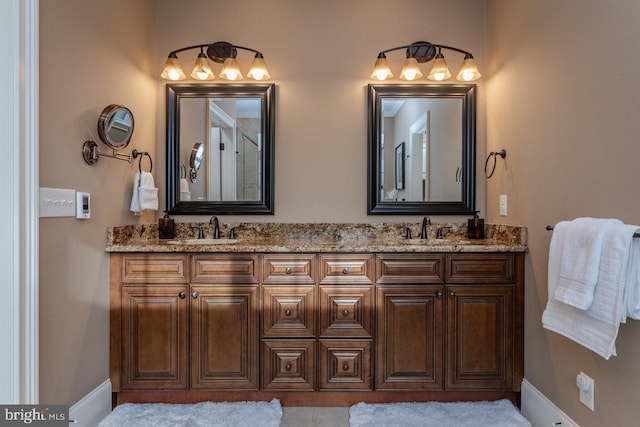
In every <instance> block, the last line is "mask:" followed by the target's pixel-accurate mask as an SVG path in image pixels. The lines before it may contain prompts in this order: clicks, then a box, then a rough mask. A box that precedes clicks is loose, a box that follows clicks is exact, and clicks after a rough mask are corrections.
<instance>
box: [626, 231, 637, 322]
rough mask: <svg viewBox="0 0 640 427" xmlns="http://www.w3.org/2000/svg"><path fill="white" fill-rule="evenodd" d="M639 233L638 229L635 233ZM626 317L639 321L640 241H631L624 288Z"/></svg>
mask: <svg viewBox="0 0 640 427" xmlns="http://www.w3.org/2000/svg"><path fill="white" fill-rule="evenodd" d="M638 231H640V228H639V229H637V230H636V232H638ZM624 299H625V306H626V313H625V314H626V315H627V316H629V317H631V318H632V319H636V320H640V239H638V238H636V239H633V240H632V241H631V253H630V254H629V265H628V270H627V286H626V287H625V295H624Z"/></svg>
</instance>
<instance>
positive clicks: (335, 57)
mask: <svg viewBox="0 0 640 427" xmlns="http://www.w3.org/2000/svg"><path fill="white" fill-rule="evenodd" d="M115 23H117V25H116V24H115ZM40 25H41V28H40V43H41V45H40V49H41V57H40V61H41V64H40V65H41V76H42V78H41V88H40V89H41V92H40V99H41V109H40V115H41V124H40V136H41V140H40V161H41V170H40V175H41V182H40V185H41V186H43V187H60V188H74V189H76V190H80V191H89V192H91V194H92V209H93V212H92V218H91V219H90V220H88V221H80V220H76V219H73V218H59V219H54V218H44V219H42V220H41V222H40V225H41V229H40V231H41V236H40V244H41V251H40V263H41V265H40V277H41V283H40V289H41V295H40V304H41V318H40V320H41V330H40V334H41V343H40V344H41V354H40V361H41V378H40V387H41V395H40V400H41V401H42V402H47V403H70V404H72V403H74V402H76V401H77V400H78V399H80V398H82V397H83V396H84V395H86V394H87V393H88V392H89V391H91V390H92V389H93V388H95V387H96V386H97V385H99V384H100V383H101V382H102V381H104V380H105V379H107V378H108V339H109V331H108V303H109V301H108V256H107V254H105V252H104V247H105V229H106V227H107V226H110V225H121V224H134V223H137V222H143V223H150V222H154V221H155V220H156V218H157V217H158V215H159V214H145V215H144V216H143V217H141V218H139V217H134V216H133V215H132V214H131V213H130V212H129V211H128V208H129V201H130V197H131V188H132V177H133V174H134V172H135V171H136V168H137V165H135V164H134V165H130V164H128V163H126V162H121V161H117V160H112V159H107V158H104V159H101V160H100V161H99V163H98V164H97V165H94V166H88V165H86V164H85V163H84V161H83V160H82V158H81V156H80V147H81V145H82V142H83V141H84V140H86V139H95V140H97V135H96V131H95V125H96V121H97V117H98V115H99V114H100V112H101V110H102V109H103V108H104V107H105V106H106V105H108V104H110V103H121V104H124V105H127V106H128V107H129V108H130V109H131V110H132V111H133V114H134V116H135V121H136V128H135V132H134V136H133V140H132V143H131V145H130V146H129V147H128V148H127V149H126V150H124V151H126V152H129V151H130V150H131V149H133V148H136V149H138V150H147V151H150V152H151V154H152V156H153V159H154V166H155V168H154V175H155V179H156V184H157V186H158V187H159V189H160V194H161V200H160V207H161V209H162V208H163V207H164V199H165V198H164V193H165V185H164V180H165V173H164V165H165V162H166V158H165V155H164V150H165V130H164V129H165V92H164V90H165V86H164V84H165V83H164V82H162V81H160V80H159V78H158V74H159V72H160V69H161V66H162V63H163V62H164V59H165V58H166V55H167V54H168V52H169V51H171V50H173V49H177V48H180V47H183V46H188V45H191V44H194V43H208V42H214V41H218V40H225V41H229V42H233V43H237V44H240V45H245V46H249V47H253V48H257V49H259V50H261V51H262V52H263V53H264V54H265V58H266V60H267V63H268V64H269V67H270V71H271V75H272V76H273V81H274V82H275V83H276V84H277V101H276V121H277V125H276V173H275V175H276V181H275V185H276V193H275V194H276V200H275V211H276V214H275V216H248V217H233V218H230V217H227V218H221V219H222V220H223V221H224V220H233V221H240V220H250V221H278V222H296V221H299V222H307V221H326V222H367V221H374V222H381V221H405V220H413V219H415V221H416V223H417V221H418V217H417V216H416V217H415V218H412V217H384V216H376V217H368V216H367V215H366V191H367V190H366V185H367V176H366V169H367V166H366V165H367V158H366V153H367V145H366V143H367V140H366V138H367V129H366V124H367V110H366V106H367V103H366V85H367V84H368V83H370V80H369V79H368V76H369V74H370V72H371V68H372V67H373V63H374V62H375V58H376V56H377V53H378V52H379V51H380V50H382V49H387V48H390V47H394V46H399V45H403V44H408V43H411V42H414V41H418V40H425V39H426V40H429V41H432V42H439V43H443V44H448V45H453V46H459V47H461V48H464V49H467V50H469V51H471V52H473V53H474V55H475V56H476V59H477V61H478V63H479V65H480V67H481V68H484V62H485V55H484V36H485V34H484V2H482V1H477V0H455V1H442V0H426V1H425V0H397V1H394V2H389V1H386V0H385V1H382V0H350V1H343V0H324V1H311V0H273V1H263V0H247V1H243V2H233V1H221V0H216V1H211V0H184V1H180V2H177V1H173V0H157V1H154V0H145V1H141V0H136V1H135V2H131V1H125V0H117V1H115V0H114V1H110V2H105V1H98V0H46V1H41V2H40ZM193 53H195V52H193ZM191 54H192V53H189V54H188V55H184V57H185V68H188V67H190V66H191V64H192V63H193V60H194V58H195V57H194V56H189V55H191ZM181 56H182V55H181ZM389 57H390V58H389V59H390V60H391V61H393V63H394V64H395V68H396V69H399V67H400V63H401V60H402V53H401V52H395V53H393V54H390V55H389ZM453 57H454V56H453V55H452V57H451V58H452V59H450V61H451V62H450V65H451V66H452V68H453V67H457V64H458V62H459V61H461V58H459V57H455V60H454V59H453ZM250 60H251V56H250V55H247V53H246V52H244V53H243V52H241V53H240V62H241V65H242V66H243V67H244V69H245V70H246V68H247V67H248V63H249V61H250ZM454 64H455V65H454ZM393 82H396V83H397V82H400V81H399V80H394V81H393ZM483 92H484V91H483V83H482V82H480V83H479V90H478V109H477V110H478V143H479V147H478V152H479V153H480V154H479V156H478V161H477V163H478V165H479V166H480V167H481V166H482V162H483V160H484V159H483V154H482V153H483V152H484V144H485V143H484V134H485V128H484V122H485V118H484V115H485V108H484V99H485V97H484V93H483ZM100 144H101V143H100ZM100 148H101V149H103V150H106V147H105V146H104V145H102V144H101V146H100ZM478 176H481V172H479V174H478ZM482 184H483V180H479V188H478V206H479V208H480V209H482V210H484V186H483V185H482ZM192 219H198V220H202V219H203V218H202V217H200V218H190V217H180V218H178V220H180V221H187V220H192ZM434 219H435V220H436V221H438V220H445V219H448V218H434ZM454 219H461V218H459V217H457V218H456V217H454Z"/></svg>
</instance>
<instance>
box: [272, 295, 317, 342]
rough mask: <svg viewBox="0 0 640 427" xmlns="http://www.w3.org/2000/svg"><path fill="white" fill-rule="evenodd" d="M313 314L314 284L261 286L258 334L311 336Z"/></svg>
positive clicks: (314, 304) (314, 321)
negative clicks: (260, 318)
mask: <svg viewBox="0 0 640 427" xmlns="http://www.w3.org/2000/svg"><path fill="white" fill-rule="evenodd" d="M315 313H316V299H315V287H314V286H309V285H298V286H271V285H268V286H263V287H262V335H263V336H265V337H284V338H286V337H290V336H295V337H300V336H308V337H313V336H314V335H315V332H316V328H315V324H316V316H315Z"/></svg>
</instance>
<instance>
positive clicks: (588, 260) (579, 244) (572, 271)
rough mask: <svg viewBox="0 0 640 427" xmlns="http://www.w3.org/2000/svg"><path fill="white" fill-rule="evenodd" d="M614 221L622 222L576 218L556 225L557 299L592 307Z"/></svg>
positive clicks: (554, 230) (554, 241)
mask: <svg viewBox="0 0 640 427" xmlns="http://www.w3.org/2000/svg"><path fill="white" fill-rule="evenodd" d="M613 224H621V221H619V220H617V219H603V218H576V219H574V220H573V221H563V222H560V223H558V224H556V226H555V227H554V229H553V236H552V238H551V244H552V245H555V246H559V249H560V251H559V253H558V255H557V256H559V259H560V266H559V269H558V275H557V277H556V278H553V280H557V285H556V286H555V291H554V293H553V297H554V298H555V299H556V300H558V301H560V302H563V303H565V304H569V305H570V306H573V307H576V308H579V309H582V310H586V309H588V308H589V307H591V304H592V303H593V296H594V292H595V286H596V283H597V281H598V270H599V262H600V254H601V252H602V242H603V237H604V235H605V233H606V231H607V229H608V228H609V227H610V226H611V225H613ZM549 279H550V280H551V279H552V278H551V277H550V278H549Z"/></svg>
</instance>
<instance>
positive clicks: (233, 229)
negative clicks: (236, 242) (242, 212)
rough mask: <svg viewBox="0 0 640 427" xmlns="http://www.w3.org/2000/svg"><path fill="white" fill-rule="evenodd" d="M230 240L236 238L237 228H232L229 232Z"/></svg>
mask: <svg viewBox="0 0 640 427" xmlns="http://www.w3.org/2000/svg"><path fill="white" fill-rule="evenodd" d="M229 238H230V239H235V238H236V229H235V227H231V229H230V230H229Z"/></svg>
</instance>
